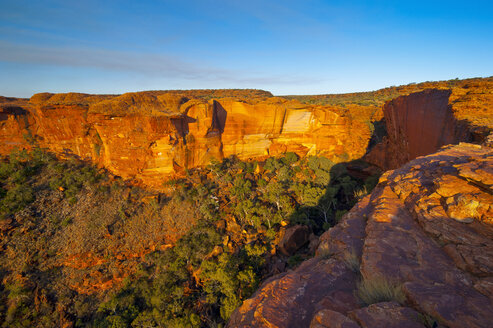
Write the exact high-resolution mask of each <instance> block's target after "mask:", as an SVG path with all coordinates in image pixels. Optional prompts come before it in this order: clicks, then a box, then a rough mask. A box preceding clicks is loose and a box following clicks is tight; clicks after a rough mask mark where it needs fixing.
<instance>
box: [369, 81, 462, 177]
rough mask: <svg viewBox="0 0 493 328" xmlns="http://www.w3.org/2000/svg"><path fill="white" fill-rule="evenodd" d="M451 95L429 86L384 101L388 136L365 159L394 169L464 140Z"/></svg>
mask: <svg viewBox="0 0 493 328" xmlns="http://www.w3.org/2000/svg"><path fill="white" fill-rule="evenodd" d="M450 95H451V91H450V90H436V89H429V90H425V91H422V92H417V93H413V94H410V95H408V96H400V97H397V98H395V99H393V100H391V101H389V102H387V103H386V104H385V105H384V107H383V111H384V117H385V123H386V127H387V137H385V138H384V140H383V141H382V142H381V143H380V144H378V145H377V146H376V147H375V148H374V149H373V150H372V151H371V152H370V154H368V155H367V156H366V159H367V160H368V161H370V162H372V163H374V164H376V165H378V166H380V167H381V168H382V169H384V170H388V169H395V168H397V167H399V166H401V165H403V164H404V163H407V162H408V161H409V160H412V159H414V158H416V157H418V156H422V155H427V154H431V153H433V152H435V151H437V150H438V149H439V148H440V147H441V146H443V145H448V144H454V143H458V142H459V141H464V140H465V139H466V136H465V133H464V132H463V131H461V129H460V128H459V126H458V124H457V123H456V120H455V118H454V115H453V112H452V106H451V105H450V104H449V97H450Z"/></svg>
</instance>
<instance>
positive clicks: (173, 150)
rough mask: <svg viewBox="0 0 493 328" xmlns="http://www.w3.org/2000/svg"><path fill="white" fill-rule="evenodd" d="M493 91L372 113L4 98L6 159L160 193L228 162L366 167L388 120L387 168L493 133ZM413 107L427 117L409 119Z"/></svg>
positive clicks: (197, 98)
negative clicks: (92, 168)
mask: <svg viewBox="0 0 493 328" xmlns="http://www.w3.org/2000/svg"><path fill="white" fill-rule="evenodd" d="M430 88H434V89H439V90H442V91H424V93H423V94H421V95H417V96H413V98H412V99H414V100H412V101H413V102H412V103H409V105H408V106H409V108H407V109H406V108H403V106H407V105H402V104H399V100H394V101H392V102H390V103H389V104H387V105H386V107H385V109H383V110H382V106H381V105H383V102H384V100H387V99H388V100H391V99H393V98H395V97H394V96H399V95H407V94H409V93H413V92H418V91H422V90H426V89H430ZM443 90H445V91H443ZM446 90H449V91H446ZM491 90H493V80H492V79H491V78H486V79H470V80H460V81H455V80H453V81H452V82H451V81H448V82H436V83H428V82H426V83H422V84H418V85H415V84H413V85H408V86H403V87H396V88H393V89H391V91H388V90H387V91H385V90H383V91H385V92H383V91H376V92H374V93H369V95H368V94H364V96H365V97H367V98H368V97H370V99H372V102H371V103H370V104H368V103H365V102H361V103H358V102H357V101H356V102H351V101H350V100H348V99H346V98H348V95H341V96H340V97H339V98H340V99H339V98H338V99H339V100H338V102H334V101H331V99H333V96H326V97H325V98H324V97H323V96H313V97H312V98H309V97H308V96H304V97H296V96H291V97H289V96H286V97H274V96H272V94H270V93H269V92H265V91H261V90H190V91H147V92H138V93H126V94H123V95H88V94H80V93H67V94H50V93H41V94H36V95H34V96H32V97H31V98H30V99H16V98H8V97H1V98H0V154H8V153H10V152H11V151H12V150H13V149H15V148H20V149H22V148H30V147H32V146H33V145H34V144H35V145H38V146H40V147H42V148H47V149H48V150H50V151H53V152H54V153H56V154H58V155H59V156H60V157H68V156H73V155H75V156H77V157H78V158H81V159H83V160H88V161H91V162H92V163H95V164H97V165H99V166H101V167H104V168H106V169H108V170H109V171H111V172H112V173H114V174H116V175H118V176H121V177H123V178H125V179H131V180H134V182H135V183H141V184H143V185H147V186H151V187H154V188H160V187H161V186H162V183H163V182H164V181H166V180H167V179H169V177H170V176H174V175H177V174H183V173H184V172H186V170H188V169H191V168H194V167H203V166H205V165H207V164H208V163H210V162H211V161H212V160H218V161H220V160H222V159H223V158H226V157H229V156H237V157H238V158H239V159H242V160H247V159H262V158H266V157H268V156H276V155H279V154H282V153H285V152H295V153H297V154H298V155H299V156H310V155H318V156H325V157H327V158H329V159H330V160H332V161H333V162H348V161H351V160H354V159H359V158H362V157H363V156H365V154H367V153H368V150H369V148H371V147H370V145H371V141H372V139H375V126H376V125H375V124H374V123H376V122H382V120H383V115H384V112H388V114H390V113H392V115H391V116H389V115H387V116H386V119H385V120H386V125H387V129H388V127H390V126H395V127H397V126H398V127H399V129H400V127H402V128H403V129H401V130H394V131H390V130H389V131H390V132H391V133H389V135H388V137H385V138H386V139H385V140H384V142H383V143H382V144H381V145H379V147H377V149H374V150H373V152H372V153H370V154H368V156H367V158H366V160H367V161H368V162H371V163H374V164H375V165H377V166H379V167H381V168H383V169H389V168H396V167H397V166H398V165H401V164H403V163H405V162H406V161H407V160H410V159H412V158H414V157H416V156H418V155H423V154H426V153H430V152H432V151H435V150H437V149H438V147H439V146H441V145H444V144H447V143H451V142H454V141H457V140H472V139H474V138H475V139H477V140H481V139H482V138H484V137H485V135H487V129H490V128H492V127H493V123H491V115H492V113H491V112H492V109H491V108H492V106H491V104H493V94H492V91H491ZM381 93H383V94H384V97H383V98H382V97H380V94H381ZM355 95H358V94H355ZM307 97H308V98H307ZM317 97H319V98H320V97H321V98H320V99H319V98H317ZM389 97H390V99H389ZM408 102H409V100H408ZM415 107H419V108H420V112H419V113H418V112H417V111H413V110H410V109H412V108H415ZM394 121H395V122H394ZM437 122H440V123H437ZM435 124H440V127H439V128H436V126H435ZM440 129H441V130H440ZM485 129H486V130H485ZM377 132H378V131H377ZM423 132H426V133H423ZM442 132H444V134H443V136H442V137H440V138H437V133H442ZM430 133H432V134H433V133H435V136H431V138H432V139H433V138H434V139H433V141H432V142H428V141H431V140H428V139H429V137H430V136H429V134H430ZM372 134H373V137H372ZM418 135H419V138H417V139H416V138H415V137H417V136H418ZM410 138H411V139H412V138H415V139H413V140H414V141H412V143H410V144H409V145H407V146H405V147H404V148H403V146H402V145H401V146H397V144H396V142H397V141H398V140H399V142H401V143H403V142H409V141H410V140H411V139H410ZM424 140H427V142H424ZM390 145H394V146H390ZM389 147H390V148H389ZM392 147H393V148H392ZM386 156H387V157H388V158H385V157H386ZM389 156H390V157H389Z"/></svg>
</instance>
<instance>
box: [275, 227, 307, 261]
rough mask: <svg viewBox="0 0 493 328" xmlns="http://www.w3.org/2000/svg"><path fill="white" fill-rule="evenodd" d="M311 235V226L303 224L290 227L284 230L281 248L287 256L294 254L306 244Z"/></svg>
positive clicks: (280, 243)
mask: <svg viewBox="0 0 493 328" xmlns="http://www.w3.org/2000/svg"><path fill="white" fill-rule="evenodd" d="M309 237H310V228H308V227H307V226H303V225H295V226H292V227H289V228H287V229H285V230H284V232H282V237H281V240H280V242H279V250H280V251H281V252H282V253H283V254H284V255H287V256H291V255H293V254H294V253H295V252H296V251H297V250H298V249H300V248H301V247H303V246H304V245H306V244H307V243H308V241H309Z"/></svg>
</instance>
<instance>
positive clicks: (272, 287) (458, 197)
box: [228, 143, 493, 328]
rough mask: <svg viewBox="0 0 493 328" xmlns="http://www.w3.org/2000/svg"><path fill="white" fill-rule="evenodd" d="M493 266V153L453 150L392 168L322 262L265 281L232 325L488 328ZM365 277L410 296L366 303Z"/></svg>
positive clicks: (321, 251)
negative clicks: (363, 292)
mask: <svg viewBox="0 0 493 328" xmlns="http://www.w3.org/2000/svg"><path fill="white" fill-rule="evenodd" d="M492 263H493V148H491V146H488V145H486V144H485V145H483V146H479V145H473V144H465V143H462V144H460V145H456V146H447V147H445V148H443V149H441V150H440V151H438V152H437V153H435V154H432V155H429V156H426V157H419V158H417V159H415V160H413V161H411V162H409V163H408V164H406V165H404V166H403V167H401V168H399V169H397V170H394V171H388V172H386V173H385V174H384V175H383V176H382V178H381V179H380V182H379V184H378V186H377V187H376V188H375V189H374V191H373V192H372V194H371V195H369V196H367V197H366V198H364V199H363V200H362V201H360V202H359V203H358V204H357V205H356V206H355V207H354V208H353V209H352V210H351V211H350V212H349V213H348V214H347V215H345V216H344V217H343V220H342V222H341V223H339V224H338V225H336V226H335V227H333V228H331V229H330V230H329V231H327V232H326V233H325V234H323V235H322V237H321V243H320V246H319V247H318V250H317V256H316V257H315V258H313V259H310V260H308V261H306V262H304V263H302V264H301V265H300V266H299V267H298V268H297V269H296V270H294V271H290V272H288V273H284V274H281V275H278V276H275V277H273V278H271V279H270V280H268V281H266V282H265V283H264V284H263V286H262V287H261V288H260V289H259V290H258V291H257V292H256V294H254V296H253V297H252V298H250V299H248V300H246V301H245V302H243V305H242V306H241V307H240V308H238V309H237V310H236V311H235V313H234V314H233V315H232V317H231V320H230V322H229V324H228V327H271V328H272V327H279V328H280V327H300V328H301V327H311V328H315V327H317V328H319V327H426V326H428V327H431V326H433V325H434V324H438V325H442V326H446V327H458V328H459V327H484V328H486V327H491V323H492V322H493V265H492ZM361 279H364V280H367V281H372V280H375V279H380V280H386V281H388V282H391V283H393V284H395V285H397V286H400V288H401V290H402V293H403V296H404V300H403V301H402V300H401V303H400V304H399V303H397V302H395V301H392V300H389V301H388V302H380V303H375V304H371V305H369V306H366V305H364V304H362V303H361V301H360V300H359V298H358V296H357V295H358V293H357V290H358V282H359V281H360V280H361Z"/></svg>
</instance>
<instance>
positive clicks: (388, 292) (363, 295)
mask: <svg viewBox="0 0 493 328" xmlns="http://www.w3.org/2000/svg"><path fill="white" fill-rule="evenodd" d="M357 296H358V297H359V299H360V300H361V302H362V303H364V304H365V305H370V304H375V303H380V302H390V301H395V302H397V303H400V304H403V303H404V301H405V300H406V296H405V295H404V292H403V290H402V285H401V284H398V283H396V282H393V281H391V280H389V279H388V278H386V277H382V276H375V277H370V278H363V279H362V280H361V282H359V283H358V286H357Z"/></svg>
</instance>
